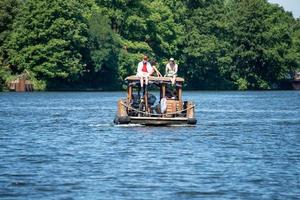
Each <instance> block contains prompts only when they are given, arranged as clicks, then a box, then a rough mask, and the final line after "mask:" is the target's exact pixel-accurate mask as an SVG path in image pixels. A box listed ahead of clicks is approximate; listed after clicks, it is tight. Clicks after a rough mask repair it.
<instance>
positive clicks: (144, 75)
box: [136, 72, 150, 78]
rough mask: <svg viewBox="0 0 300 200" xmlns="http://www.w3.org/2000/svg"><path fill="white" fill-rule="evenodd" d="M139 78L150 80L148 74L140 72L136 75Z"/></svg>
mask: <svg viewBox="0 0 300 200" xmlns="http://www.w3.org/2000/svg"><path fill="white" fill-rule="evenodd" d="M136 75H137V76H138V77H142V78H149V76H150V75H149V73H148V72H139V73H137V74H136Z"/></svg>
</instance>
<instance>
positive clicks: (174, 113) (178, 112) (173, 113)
mask: <svg viewBox="0 0 300 200" xmlns="http://www.w3.org/2000/svg"><path fill="white" fill-rule="evenodd" d="M121 104H122V105H123V106H125V107H126V108H128V109H130V110H133V111H136V112H138V113H141V114H145V115H152V116H159V117H161V116H164V115H176V114H181V113H183V112H185V111H188V110H190V109H192V108H194V107H195V105H193V106H191V107H189V108H186V109H183V110H180V111H177V112H172V113H166V114H157V113H149V112H144V111H140V110H138V109H135V108H133V107H132V106H129V105H127V104H125V103H123V101H121Z"/></svg>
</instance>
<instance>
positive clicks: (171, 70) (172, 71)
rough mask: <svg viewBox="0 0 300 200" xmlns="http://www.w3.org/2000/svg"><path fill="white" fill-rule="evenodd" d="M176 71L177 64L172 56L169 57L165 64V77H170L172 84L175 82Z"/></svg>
mask: <svg viewBox="0 0 300 200" xmlns="http://www.w3.org/2000/svg"><path fill="white" fill-rule="evenodd" d="M177 71H178V65H177V64H176V63H175V60H174V58H170V60H169V62H168V64H167V65H166V73H165V76H166V77H171V82H172V85H174V84H175V82H176V77H177Z"/></svg>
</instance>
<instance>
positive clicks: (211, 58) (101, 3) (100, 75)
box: [0, 0, 300, 91]
mask: <svg viewBox="0 0 300 200" xmlns="http://www.w3.org/2000/svg"><path fill="white" fill-rule="evenodd" d="M144 54H146V55H148V57H149V58H150V60H156V61H157V63H158V65H157V68H158V69H159V71H160V72H161V73H162V74H164V69H165V65H166V63H167V61H168V59H169V58H170V57H174V58H175V60H176V62H177V63H178V65H179V76H181V77H183V78H185V80H186V86H185V88H186V90H207V91H209V90H226V91H228V90H282V89H291V85H290V81H291V80H292V79H293V77H294V74H295V73H296V72H297V71H300V19H299V18H298V19H295V18H294V17H293V15H292V14H291V13H290V12H286V11H285V10H284V9H283V8H282V7H280V6H278V5H277V4H271V3H268V1H267V0H239V1H236V0H211V1H207V0H197V1H194V0H181V1H173V0H116V1H108V0H70V1H64V0H53V1H47V0H26V1H23V0H1V1H0V91H7V90H8V88H7V86H8V83H9V82H10V81H13V80H15V79H16V78H17V77H18V76H20V75H21V74H24V73H25V72H26V73H27V74H28V79H29V80H30V81H31V82H32V83H33V86H34V89H35V91H121V90H122V84H123V80H124V78H125V77H127V76H128V75H132V74H135V73H136V69H137V64H138V62H139V61H140V60H141V58H142V56H143V55H144ZM99 89H100V90H99Z"/></svg>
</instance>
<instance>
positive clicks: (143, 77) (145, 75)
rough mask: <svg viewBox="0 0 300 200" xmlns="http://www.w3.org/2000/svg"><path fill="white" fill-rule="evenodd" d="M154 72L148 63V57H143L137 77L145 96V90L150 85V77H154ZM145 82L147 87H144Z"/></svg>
mask: <svg viewBox="0 0 300 200" xmlns="http://www.w3.org/2000/svg"><path fill="white" fill-rule="evenodd" d="M153 72H154V69H153V67H152V66H151V64H150V63H149V62H148V57H147V56H146V55H144V56H143V60H142V61H141V62H139V64H138V68H137V74H136V75H137V76H138V77H140V84H141V89H143V95H145V88H146V87H147V86H148V83H149V76H151V75H152V73H153ZM144 82H145V87H144Z"/></svg>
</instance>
